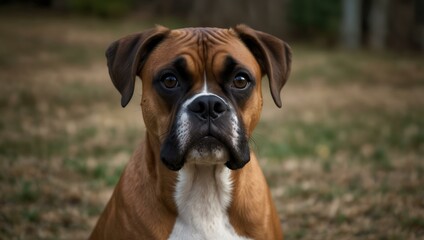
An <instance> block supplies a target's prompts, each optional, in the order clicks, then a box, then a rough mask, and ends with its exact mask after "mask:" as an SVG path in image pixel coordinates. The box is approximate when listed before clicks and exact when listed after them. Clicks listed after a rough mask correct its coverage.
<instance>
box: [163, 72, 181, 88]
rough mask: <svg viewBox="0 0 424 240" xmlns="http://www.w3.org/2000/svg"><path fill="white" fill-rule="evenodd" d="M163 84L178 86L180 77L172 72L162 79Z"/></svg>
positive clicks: (169, 86) (172, 86)
mask: <svg viewBox="0 0 424 240" xmlns="http://www.w3.org/2000/svg"><path fill="white" fill-rule="evenodd" d="M161 81H162V85H163V86H164V87H166V88H176V87H178V86H179V84H178V79H177V77H176V76H174V75H172V74H166V75H164V76H163V77H162V79H161Z"/></svg>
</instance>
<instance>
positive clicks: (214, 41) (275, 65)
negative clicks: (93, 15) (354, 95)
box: [90, 25, 291, 239]
mask: <svg viewBox="0 0 424 240" xmlns="http://www.w3.org/2000/svg"><path fill="white" fill-rule="evenodd" d="M106 57H107V66H108V68H109V75H110V78H111V79H112V82H113V84H114V85H115V87H116V88H117V89H118V91H119V92H120V93H121V96H122V98H121V105H122V106H123V107H125V106H126V105H127V104H128V102H129V101H130V99H131V97H132V95H133V92H134V82H135V78H136V76H139V77H140V78H141V80H142V99H141V109H142V113H143V119H144V123H145V126H146V134H145V138H144V141H143V143H142V144H141V146H140V147H139V149H138V150H136V151H135V153H134V155H133V156H132V158H131V160H130V162H129V163H128V165H127V166H126V168H125V170H124V171H123V173H122V176H121V178H120V180H119V182H118V184H117V186H116V188H115V190H114V192H113V195H112V197H111V199H110V200H109V202H108V204H107V206H106V209H105V210H104V212H103V213H102V215H101V216H100V218H99V220H98V222H97V225H96V227H95V229H94V230H93V232H92V234H91V236H90V239H282V230H281V224H280V221H279V218H278V214H277V212H276V209H275V206H274V203H273V201H272V198H271V194H270V190H269V188H268V186H267V183H266V181H265V178H264V175H263V173H262V171H261V169H260V167H259V164H258V160H257V159H256V157H255V154H254V153H253V152H252V150H251V149H250V147H249V139H250V137H251V136H252V132H253V129H254V128H255V126H256V124H257V123H258V121H259V117H260V114H261V109H262V93H261V81H262V77H263V76H264V75H267V76H268V79H269V87H270V90H271V95H272V97H273V99H274V102H275V104H276V105H277V106H278V107H281V99H280V91H281V89H282V87H283V86H284V84H285V83H286V81H287V78H288V76H289V72H290V65H291V51H290V48H289V46H288V45H287V44H286V43H285V42H283V41H282V40H280V39H278V38H276V37H274V36H271V35H269V34H266V33H263V32H260V31H256V30H253V29H251V28H249V27H247V26H245V25H238V26H236V27H234V28H230V29H219V28H184V29H177V30H169V29H167V28H164V27H160V26H158V27H156V28H154V29H150V30H147V31H144V32H142V33H139V34H134V35H130V36H127V37H124V38H122V39H120V40H118V41H116V42H114V43H112V44H111V45H110V47H109V48H108V50H107V51H106Z"/></svg>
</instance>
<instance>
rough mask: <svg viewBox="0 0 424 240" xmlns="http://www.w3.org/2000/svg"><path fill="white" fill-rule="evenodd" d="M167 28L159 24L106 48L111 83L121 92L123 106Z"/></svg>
mask: <svg viewBox="0 0 424 240" xmlns="http://www.w3.org/2000/svg"><path fill="white" fill-rule="evenodd" d="M169 31H170V30H169V29H167V28H165V27H161V26H157V27H156V28H153V29H149V30H146V31H144V32H142V33H138V34H133V35H129V36H126V37H124V38H121V39H119V40H118V41H115V42H113V43H112V44H111V45H110V46H109V48H108V49H107V50H106V58H107V67H108V68H109V76H110V78H111V79H112V82H113V85H115V87H116V89H118V91H119V92H120V93H121V105H122V107H125V106H126V105H127V104H128V102H129V101H130V100H131V97H132V95H133V93H134V83H135V77H136V75H137V73H139V72H140V70H141V68H142V66H143V64H144V62H145V61H146V59H147V57H148V55H149V53H150V52H151V51H152V50H153V49H154V48H155V46H156V45H157V44H158V43H159V42H160V41H162V40H163V39H164V38H165V37H166V36H167V34H168V33H169Z"/></svg>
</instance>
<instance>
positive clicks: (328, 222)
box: [0, 9, 424, 240]
mask: <svg viewBox="0 0 424 240" xmlns="http://www.w3.org/2000/svg"><path fill="white" fill-rule="evenodd" d="M0 12H1V13H2V14H0V79H1V81H3V82H2V83H3V84H2V87H1V88H0V111H1V112H0V113H1V116H2V117H1V118H0V164H1V165H0V167H1V168H2V169H3V171H2V174H0V189H1V190H0V191H1V194H0V239H86V238H87V236H88V234H89V233H90V231H91V229H92V228H93V226H94V224H95V221H96V219H97V217H98V215H99V214H100V212H101V211H102V209H103V208H104V205H105V204H106V202H107V200H108V198H109V197H110V194H111V193H112V190H113V187H114V185H115V184H116V183H117V181H118V179H119V177H120V174H121V172H122V171H123V169H124V167H125V164H126V163H127V161H128V159H129V158H130V156H131V154H132V152H133V150H134V149H135V148H136V146H137V145H138V144H139V142H140V141H141V139H142V138H143V135H144V131H145V129H144V126H143V123H142V117H141V111H140V108H139V104H138V101H139V96H140V89H139V88H138V90H136V93H135V96H134V98H133V101H132V102H131V103H130V105H129V106H128V107H127V108H126V109H122V108H121V107H120V104H119V102H120V99H119V94H118V93H117V91H116V90H115V89H114V87H113V85H112V83H111V82H110V80H109V77H108V74H107V69H106V66H105V59H104V55H103V54H104V50H105V49H106V47H107V46H108V44H109V43H110V42H112V41H113V40H115V39H117V38H119V37H121V36H123V35H125V34H129V33H132V32H138V31H141V30H142V29H143V28H145V27H146V25H141V26H140V25H139V24H138V22H139V19H132V18H129V19H122V20H108V21H100V20H97V19H91V18H81V17H73V16H58V15H56V14H54V13H47V14H45V13H37V12H32V13H31V14H29V15H19V14H15V13H14V12H8V11H6V10H4V9H3V10H1V9H0ZM166 21H167V22H171V21H170V20H166ZM173 24H174V23H173ZM152 25H153V24H152ZM171 25H172V24H171ZM177 25H178V23H177ZM28 26H30V27H28ZM292 45H293V46H292V48H293V51H294V58H293V73H292V76H291V79H290V80H289V82H288V83H287V86H286V87H285V88H284V89H283V93H282V97H283V108H282V109H281V110H277V108H276V107H275V106H274V104H273V102H272V99H271V98H270V96H269V95H270V94H269V93H268V92H267V89H268V87H267V86H264V87H263V89H264V109H263V114H262V120H261V122H260V123H259V124H258V126H257V129H256V131H255V133H254V136H253V138H252V141H251V146H252V148H253V149H255V151H256V152H257V154H258V155H259V157H260V159H261V165H262V167H263V170H264V173H265V175H266V177H267V180H268V183H269V185H270V186H271V191H272V193H273V196H274V199H275V201H276V205H277V209H278V211H279V214H280V217H281V219H282V224H283V228H284V232H285V237H286V239H289V240H290V239H420V238H422V237H424V224H423V223H424V217H423V216H424V203H423V200H422V199H423V196H424V195H423V194H424V191H423V188H422V184H423V182H424V166H423V164H422V161H423V159H422V156H423V154H424V128H423V126H424V113H423V112H422V109H423V107H424V98H422V92H423V90H424V70H423V69H422V67H421V66H423V65H424V59H423V58H422V57H418V56H408V55H398V54H396V53H390V52H389V53H372V52H366V51H360V52H344V51H337V50H323V49H316V48H310V47H308V46H297V45H296V44H292ZM266 84H267V83H266V82H265V83H264V85H266ZM137 86H138V87H139V85H137Z"/></svg>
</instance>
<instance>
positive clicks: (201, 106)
mask: <svg viewBox="0 0 424 240" xmlns="http://www.w3.org/2000/svg"><path fill="white" fill-rule="evenodd" d="M206 108H207V105H206V103H205V102H203V101H196V102H193V103H192V104H190V105H189V106H188V109H189V110H190V111H192V112H194V113H204V112H205V111H206Z"/></svg>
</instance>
